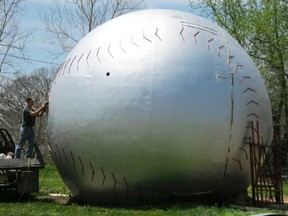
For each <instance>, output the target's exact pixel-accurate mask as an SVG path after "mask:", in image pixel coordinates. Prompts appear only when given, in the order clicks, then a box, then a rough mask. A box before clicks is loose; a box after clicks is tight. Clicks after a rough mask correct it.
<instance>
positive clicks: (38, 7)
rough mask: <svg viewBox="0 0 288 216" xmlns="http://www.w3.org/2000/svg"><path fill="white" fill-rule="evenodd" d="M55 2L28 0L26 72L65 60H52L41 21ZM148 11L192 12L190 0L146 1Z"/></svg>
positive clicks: (23, 21)
mask: <svg viewBox="0 0 288 216" xmlns="http://www.w3.org/2000/svg"><path fill="white" fill-rule="evenodd" d="M53 2H54V1H53V0H41V1H39V0H26V1H25V4H24V13H23V15H22V17H21V28H22V30H24V31H26V30H28V29H31V30H33V35H32V37H31V38H30V42H28V43H27V45H26V56H27V58H29V59H32V61H30V63H27V62H25V64H23V66H22V69H23V71H25V72H28V73H30V72H33V71H34V70H35V69H37V68H41V67H48V68H49V67H51V66H57V65H59V64H61V63H62V61H63V60H64V57H63V58H58V59H52V58H51V55H50V54H49V52H48V50H49V45H48V43H47V41H46V39H47V38H46V37H47V36H45V30H44V27H43V23H42V21H41V20H40V19H39V13H41V11H42V12H43V11H45V10H48V9H49V8H50V7H51V6H53ZM146 5H147V8H148V9H153V8H155V9H175V10H181V11H186V12H190V11H191V8H190V7H189V6H188V5H189V0H146Z"/></svg>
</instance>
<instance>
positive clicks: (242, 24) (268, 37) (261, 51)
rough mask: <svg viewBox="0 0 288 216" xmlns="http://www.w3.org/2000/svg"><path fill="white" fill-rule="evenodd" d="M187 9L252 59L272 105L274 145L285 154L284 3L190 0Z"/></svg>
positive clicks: (287, 21)
mask: <svg viewBox="0 0 288 216" xmlns="http://www.w3.org/2000/svg"><path fill="white" fill-rule="evenodd" d="M190 6H191V7H192V8H193V9H194V11H195V12H196V11H198V12H199V11H200V14H201V15H202V16H205V17H208V18H210V19H212V20H214V21H216V22H217V23H218V24H219V25H220V26H221V27H223V28H225V29H226V30H227V31H228V32H229V33H230V34H231V35H232V36H233V37H234V38H235V39H236V40H237V41H238V42H239V43H240V45H242V46H243V47H244V49H245V50H246V51H247V52H248V54H249V55H250V56H251V57H252V58H253V59H254V61H255V63H256V64H257V66H258V68H259V69H260V72H261V73H262V75H263V77H264V79H265V81H266V86H267V88H268V93H269V95H270V99H271V103H272V112H273V124H274V141H276V142H279V143H281V145H282V147H283V148H284V152H285V153H286V154H287V144H288V101H287V94H288V92H287V91H288V88H287V69H288V68H287V66H288V52H287V50H288V15H287V9H288V4H287V0H273V1H270V0H249V1H244V0H233V1H228V0H222V1H218V0H200V1H197V2H194V1H192V0H190Z"/></svg>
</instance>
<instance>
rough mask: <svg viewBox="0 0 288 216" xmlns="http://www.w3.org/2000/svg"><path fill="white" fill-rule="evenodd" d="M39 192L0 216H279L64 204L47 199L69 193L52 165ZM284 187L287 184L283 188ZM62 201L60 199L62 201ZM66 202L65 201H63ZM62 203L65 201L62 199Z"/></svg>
mask: <svg viewBox="0 0 288 216" xmlns="http://www.w3.org/2000/svg"><path fill="white" fill-rule="evenodd" d="M39 184H40V192H39V193H37V194H33V195H31V196H30V197H29V198H28V199H27V200H21V201H19V199H18V198H17V199H14V200H7V201H6V202H1V203H0V215H5V216H6V215H23V216H24V215H25V216H26V215H29V216H30V215H31V216H34V215H35V216H36V215H37V216H39V215H40V216H45V215H47V216H48V215H49V216H50V215H63V216H65V215H69V216H74V215H75V216H76V215H77V216H78V215H87V216H88V215H117V216H118V215H135V216H136V215H137V216H151V215H164V216H169V215H171V216H175V215H179V216H182V215H183V216H184V215H185V216H186V215H193V216H194V215H196V216H232V215H233V216H246V215H247V216H248V215H253V214H259V213H268V212H270V213H271V212H273V213H283V212H281V211H279V210H278V211H277V210H269V209H258V210H247V211H243V210H239V209H232V208H218V207H216V206H203V205H195V204H191V203H176V204H169V205H168V204H167V205H162V206H141V207H137V208H120V207H119V208H112V207H110V208H105V207H99V206H92V205H78V204H72V205H67V204H65V202H62V204H61V203H60V202H55V200H52V199H48V198H47V197H48V195H49V194H50V193H61V194H69V190H68V189H67V187H66V186H65V184H64V183H63V181H62V180H61V178H60V176H59V174H58V172H57V170H56V168H55V166H53V165H46V167H45V168H44V169H41V170H40V178H39ZM285 188H287V185H285ZM62 199H63V198H62ZM66 199H67V198H66ZM64 200H65V198H64Z"/></svg>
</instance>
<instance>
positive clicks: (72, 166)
mask: <svg viewBox="0 0 288 216" xmlns="http://www.w3.org/2000/svg"><path fill="white" fill-rule="evenodd" d="M49 100H50V108H49V123H48V133H49V146H50V149H51V154H52V156H53V160H54V161H55V164H56V166H57V169H58V171H59V173H60V174H61V177H62V178H63V180H64V182H65V183H66V184H67V186H68V188H69V189H70V190H71V193H72V195H73V196H74V197H75V198H76V199H78V200H79V201H84V202H93V203H100V204H118V203H133V202H134V201H135V202H138V201H140V202H145V203H156V202H162V201H165V200H167V199H168V198H169V197H171V196H174V197H193V198H196V199H197V197H199V198H200V197H203V196H206V198H208V199H212V200H216V201H219V200H220V201H221V200H224V199H227V198H230V197H233V196H235V195H237V194H239V193H241V192H243V191H245V190H246V189H247V187H248V186H249V182H250V167H249V166H250V165H249V157H250V156H249V144H248V138H249V136H251V132H250V128H249V127H248V126H249V122H250V121H254V122H256V121H258V122H259V125H260V131H261V135H262V137H263V142H264V144H269V143H270V142H271V134H272V117H271V108H270V102H269V98H268V95H267V91H266V88H265V86H264V82H263V80H262V78H261V76H260V74H259V72H258V70H257V68H256V66H255V65H254V63H253V62H252V61H251V59H250V57H249V56H248V55H247V53H246V52H245V51H244V50H243V49H242V48H241V46H240V45H239V44H238V43H237V42H236V41H235V40H234V39H233V38H232V37H231V36H229V34H227V33H226V32H225V31H224V30H223V29H221V28H220V27H218V26H217V25H215V24H213V23H212V22H210V21H208V20H206V19H203V18H201V17H198V16H195V15H192V14H189V13H185V12H180V11H173V10H143V11H138V12H133V13H129V14H126V15H123V16H120V17H118V18H115V19H113V20H111V21H108V22H107V23H105V24H103V25H101V26H99V27H98V28H96V29H95V30H93V31H92V32H90V33H89V34H87V36H85V37H84V38H83V39H82V40H81V41H80V42H79V43H78V44H77V45H76V47H75V48H74V49H73V50H72V51H71V53H70V54H69V55H68V56H67V58H66V59H65V61H64V62H63V64H62V65H61V67H60V68H59V71H58V73H57V75H56V77H55V80H54V82H53V85H52V88H51V92H50V99H49Z"/></svg>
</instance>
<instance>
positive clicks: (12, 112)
mask: <svg viewBox="0 0 288 216" xmlns="http://www.w3.org/2000/svg"><path fill="white" fill-rule="evenodd" d="M55 74H56V70H55V69H52V70H48V69H47V68H41V69H38V70H36V71H34V72H33V73H32V74H31V75H21V76H18V77H17V78H15V79H13V80H9V81H8V82H1V83H0V104H1V106H0V116H2V118H3V119H4V121H3V122H1V121H0V127H1V126H4V127H8V126H9V130H10V131H11V132H12V134H13V137H18V135H19V134H18V133H19V127H20V124H21V121H22V109H23V108H24V106H25V105H26V98H27V97H29V96H32V97H34V98H36V101H35V107H39V106H40V105H41V104H42V103H43V102H44V101H46V100H48V93H49V89H50V86H51V84H52V80H53V77H54V75H55ZM5 122H9V125H3V124H4V123H5ZM46 124H47V115H46V116H43V117H42V118H39V119H38V120H37V124H36V125H35V134H36V139H37V141H38V144H39V145H42V144H43V140H44V137H46Z"/></svg>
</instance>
